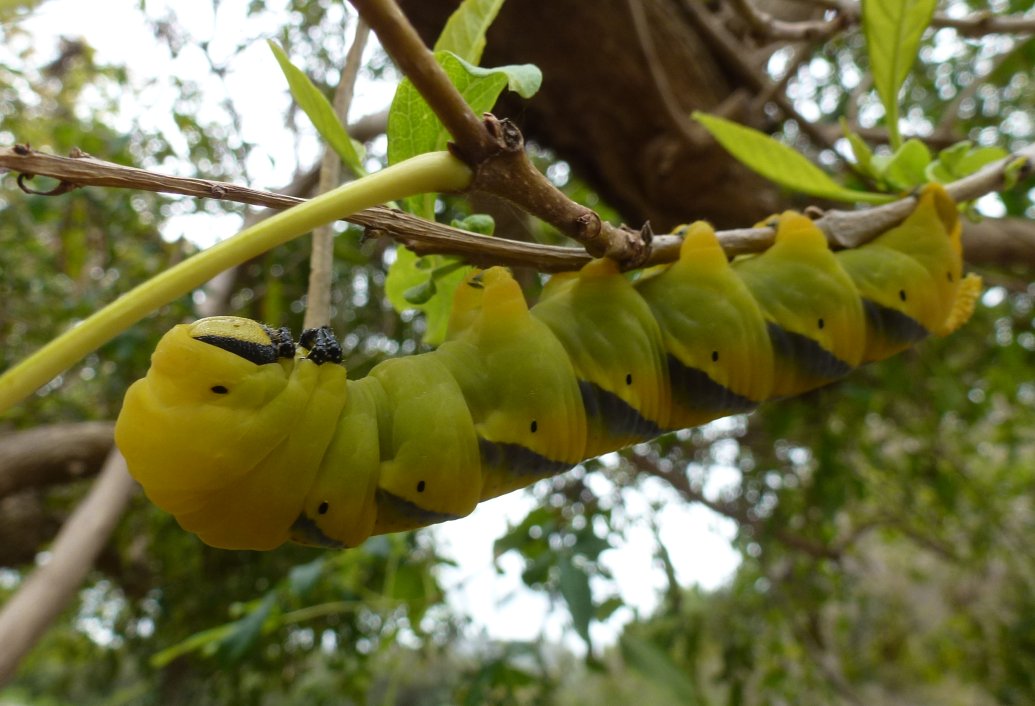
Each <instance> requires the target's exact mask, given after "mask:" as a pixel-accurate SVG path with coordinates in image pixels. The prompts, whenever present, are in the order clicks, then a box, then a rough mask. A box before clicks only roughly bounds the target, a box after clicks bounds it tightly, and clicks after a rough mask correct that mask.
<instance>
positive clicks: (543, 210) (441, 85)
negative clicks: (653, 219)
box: [351, 0, 650, 267]
mask: <svg viewBox="0 0 1035 706" xmlns="http://www.w3.org/2000/svg"><path fill="white" fill-rule="evenodd" d="M351 2H352V4H353V5H354V6H355V7H356V9H357V10H358V11H359V14H360V16H361V17H362V18H363V19H364V20H365V21H366V22H367V23H368V24H369V25H370V27H371V29H373V30H374V32H375V33H376V34H377V37H378V39H379V40H380V42H381V45H382V46H383V47H384V48H385V50H386V51H387V52H388V54H389V55H390V56H391V57H392V59H393V60H395V62H396V64H397V65H398V66H399V68H400V69H401V70H402V72H403V73H404V74H406V77H407V78H408V79H410V81H411V82H413V85H414V87H415V88H416V89H417V90H418V91H419V92H420V94H421V95H422V96H423V97H424V99H425V100H426V101H427V102H428V105H429V106H430V107H431V109H432V110H433V111H434V112H435V115H437V116H438V118H439V119H440V120H441V121H442V124H443V125H444V126H445V128H446V130H448V131H449V134H450V135H451V136H452V137H453V140H454V141H455V142H454V144H453V145H452V146H451V148H452V150H453V151H454V153H455V154H456V155H457V156H458V157H460V158H461V159H463V160H464V161H465V162H466V163H467V164H468V165H469V166H470V167H471V169H472V170H473V171H474V174H475V176H474V180H473V182H472V184H471V190H472V191H484V192H487V193H490V194H493V195H495V196H499V197H501V198H504V199H506V200H508V201H510V202H511V203H513V204H515V205H517V206H519V207H521V208H522V209H524V210H525V211H527V212H529V213H531V214H532V215H534V216H537V217H538V218H541V219H543V220H544V221H546V222H547V223H549V224H550V225H552V226H554V227H555V228H557V229H558V230H560V231H561V232H562V233H564V234H565V235H567V236H568V237H570V238H574V239H575V240H577V241H579V242H580V243H582V244H583V245H585V247H586V250H587V251H588V252H589V253H590V254H592V255H594V256H596V257H609V258H611V259H613V260H616V261H618V262H619V263H621V264H622V265H623V266H625V267H638V266H640V265H642V264H643V263H644V262H645V261H646V259H647V257H648V256H649V255H650V242H649V238H647V237H646V236H645V235H643V234H641V233H639V232H636V231H628V230H623V229H619V228H616V227H614V226H612V225H611V224H609V223H605V222H604V221H602V220H601V218H600V216H599V215H597V214H596V213H595V212H594V211H593V210H591V209H589V208H586V207H585V206H582V205H580V204H577V203H575V202H573V201H572V200H571V199H569V198H568V197H567V196H565V195H564V193H563V192H561V191H560V190H559V189H557V188H556V187H555V186H554V185H553V184H552V183H550V180H549V179H547V178H546V177H545V176H544V175H543V174H541V173H540V172H539V170H537V169H536V168H535V167H534V166H533V165H532V163H531V161H530V160H529V159H528V155H527V154H525V150H524V141H523V138H522V137H521V133H520V132H519V131H518V129H517V127H515V126H514V125H513V124H512V123H510V122H509V121H499V120H497V119H496V118H495V117H493V116H491V115H487V116H485V119H484V120H481V119H479V118H478V116H476V115H475V114H474V112H473V111H472V110H471V108H470V107H469V106H468V105H467V103H465V102H464V99H463V97H462V96H461V95H460V93H459V92H458V91H457V90H456V88H455V87H454V86H453V84H452V83H451V82H450V80H449V77H448V76H447V75H446V73H445V71H444V70H443V69H442V67H441V66H439V64H438V62H437V61H435V57H434V55H433V54H432V53H431V51H429V50H428V48H427V47H426V46H425V45H424V42H423V41H421V39H420V36H418V34H417V31H416V30H415V29H414V28H413V26H412V25H411V24H410V23H409V21H408V20H407V19H406V16H405V15H404V14H403V13H402V11H401V10H400V9H399V7H398V5H396V3H395V2H394V0H351Z"/></svg>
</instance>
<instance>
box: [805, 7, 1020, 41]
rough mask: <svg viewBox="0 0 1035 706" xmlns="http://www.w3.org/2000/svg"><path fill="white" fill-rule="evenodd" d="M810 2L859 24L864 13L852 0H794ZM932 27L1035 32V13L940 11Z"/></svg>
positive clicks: (977, 32)
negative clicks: (960, 14) (958, 13)
mask: <svg viewBox="0 0 1035 706" xmlns="http://www.w3.org/2000/svg"><path fill="white" fill-rule="evenodd" d="M794 2H798V3H801V4H806V5H815V6H816V7H822V8H825V9H827V10H835V11H836V12H837V13H838V15H840V16H843V17H844V19H845V21H846V22H848V23H852V24H855V23H858V22H859V18H860V16H861V11H860V8H859V3H856V2H850V1H849V0H794ZM931 27H934V28H935V29H942V28H951V29H955V30H956V31H957V32H959V33H960V34H961V35H963V36H965V37H984V36H986V35H989V34H1018V35H1025V34H1035V16H1033V15H1030V14H1029V15H996V14H994V13H992V12H990V11H988V10H984V11H980V12H975V13H973V14H971V15H967V16H966V17H950V16H948V15H946V14H943V13H940V12H936V13H935V14H934V16H933V17H932V18H931Z"/></svg>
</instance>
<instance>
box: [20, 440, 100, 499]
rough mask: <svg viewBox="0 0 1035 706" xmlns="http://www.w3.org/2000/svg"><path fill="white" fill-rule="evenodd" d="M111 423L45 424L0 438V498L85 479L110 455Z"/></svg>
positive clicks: (98, 468)
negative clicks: (28, 489)
mask: <svg viewBox="0 0 1035 706" xmlns="http://www.w3.org/2000/svg"><path fill="white" fill-rule="evenodd" d="M113 427H114V425H113V424H112V423H111V422H75V423H68V424H49V425H46V426H39V427H35V428H33V429H28V430H26V431H16V432H11V433H8V434H4V435H2V436H0V498H2V497H5V496H7V495H11V494H13V493H16V492H18V491H20V490H25V489H26V488H36V487H39V486H43V485H50V484H54V483H64V482H67V481H70V480H75V479H78V478H86V477H87V476H91V475H93V474H95V473H97V471H98V470H100V467H101V463H103V461H104V458H105V457H106V456H107V455H108V452H109V451H111V447H112V443H113V441H112V429H113Z"/></svg>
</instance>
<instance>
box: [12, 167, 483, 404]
mask: <svg viewBox="0 0 1035 706" xmlns="http://www.w3.org/2000/svg"><path fill="white" fill-rule="evenodd" d="M470 182H471V170H470V169H469V168H468V167H467V166H466V165H464V164H463V162H461V161H460V160H458V159H456V158H455V157H453V156H452V155H450V154H449V153H447V152H432V153H429V154H423V155H419V156H417V157H414V158H412V159H409V160H406V161H405V162H400V163H399V164H396V165H394V166H391V167H388V168H386V169H382V170H381V171H379V172H375V173H374V174H371V175H369V176H367V177H364V178H362V179H358V180H356V181H353V182H350V183H348V184H345V185H344V186H340V187H338V188H337V189H335V190H333V191H328V192H327V193H326V194H322V195H320V196H317V197H316V198H314V199H312V200H311V201H306V202H305V203H303V204H299V205H298V206H295V207H293V208H290V209H288V210H286V211H283V212H281V213H278V214H276V215H275V216H273V217H272V218H268V219H266V220H265V221H263V222H262V223H259V224H257V225H255V226H252V227H251V228H248V229H246V230H243V231H241V232H240V233H238V234H237V235H235V236H234V237H232V238H229V239H227V240H224V241H223V242H221V243H219V244H218V245H215V246H213V247H211V248H209V249H208V250H205V251H203V252H201V253H198V254H197V255H195V256H193V257H191V258H189V259H187V260H184V261H183V262H181V263H180V264H178V265H176V266H175V267H172V268H170V269H168V270H166V271H165V272H162V273H160V274H158V275H156V276H155V277H153V278H152V279H150V280H148V281H147V282H145V283H143V284H141V285H140V286H138V287H136V288H134V289H133V290H131V291H130V292H127V293H126V294H124V295H122V296H121V297H119V298H118V299H116V300H115V301H114V302H112V303H111V304H109V305H108V306H106V307H104V308H103V309H101V310H100V311H98V312H97V313H96V314H94V315H93V316H90V317H89V318H87V319H86V320H85V321H83V322H82V323H80V324H79V325H78V326H75V327H73V328H72V329H70V330H68V331H66V332H65V333H63V334H61V335H60V336H58V337H57V338H55V339H54V340H53V341H51V342H50V343H48V344H47V345H45V346H44V347H43V348H41V349H40V350H38V351H36V352H35V353H33V354H32V355H31V356H29V357H28V358H26V359H25V360H23V361H21V362H20V363H18V364H17V365H15V366H14V367H13V368H11V369H9V370H8V371H7V372H5V373H4V374H3V375H2V376H0V414H2V413H3V412H5V411H7V410H8V409H9V408H10V407H12V406H13V405H15V404H17V403H18V402H20V401H21V400H23V399H25V398H26V397H28V396H29V395H30V394H32V392H33V391H34V390H36V389H38V388H40V387H42V386H43V385H44V384H46V383H47V382H48V381H50V380H52V379H53V378H54V377H55V376H57V375H59V374H60V373H61V372H62V371H64V370H66V369H67V368H69V367H70V366H71V365H73V364H74V363H75V362H76V361H78V360H80V359H81V358H83V357H84V356H86V355H87V354H88V353H90V352H91V351H93V350H96V349H97V348H99V347H100V346H102V345H103V344H105V343H107V342H108V341H110V340H111V339H112V338H114V337H115V336H117V335H118V334H120V333H122V332H123V331H125V330H126V329H127V328H129V327H130V326H132V325H133V324H135V323H136V322H138V321H140V320H141V319H143V318H144V317H145V316H147V315H148V314H149V313H151V312H152V311H154V310H155V309H157V308H158V307H160V306H164V305H165V304H168V303H169V302H171V301H173V300H174V299H176V298H177V297H181V296H183V295H184V294H187V293H188V292H190V291H192V290H194V289H196V288H197V287H200V286H201V285H202V284H204V283H205V282H207V281H208V280H210V279H212V278H213V277H215V276H216V275H217V274H219V273H220V272H222V271H223V270H226V269H229V268H231V267H234V266H236V265H239V264H241V263H243V262H247V261H248V260H250V259H252V258H254V257H257V256H258V255H261V254H262V253H264V252H266V251H267V250H270V249H271V248H274V247H276V246H278V245H281V244H283V243H286V242H287V241H289V240H291V239H292V238H297V237H298V236H300V235H302V234H304V233H308V232H309V231H311V230H313V228H315V227H317V226H319V225H321V224H323V223H329V222H331V221H334V220H338V219H340V218H345V217H346V216H349V215H351V214H353V213H355V212H356V211H360V210H362V209H364V208H370V207H371V206H376V205H378V204H382V203H385V202H386V201H394V200H397V199H401V198H404V197H406V196H413V195H416V194H424V193H430V192H442V191H462V190H464V189H465V188H467V186H468V185H469V184H470Z"/></svg>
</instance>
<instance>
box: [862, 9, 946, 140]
mask: <svg viewBox="0 0 1035 706" xmlns="http://www.w3.org/2000/svg"><path fill="white" fill-rule="evenodd" d="M936 4H937V0H863V3H862V21H863V32H864V33H865V35H866V48H867V51H868V52H869V55H870V72H871V74H872V75H873V85H874V86H875V87H876V88H877V94H878V95H879V96H880V99H881V102H882V103H883V104H884V111H885V114H886V121H887V124H888V131H889V133H890V136H891V147H892V148H893V149H898V147H899V145H900V144H901V141H902V138H901V136H900V135H899V130H898V92H899V89H900V88H902V83H903V81H905V80H906V75H907V74H908V73H909V69H910V68H911V67H912V66H913V62H914V61H916V54H917V50H918V49H919V47H920V37H921V36H922V35H923V33H924V30H925V29H927V26H928V25H929V24H930V23H931V17H932V16H933V15H934V7H935V5H936Z"/></svg>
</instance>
